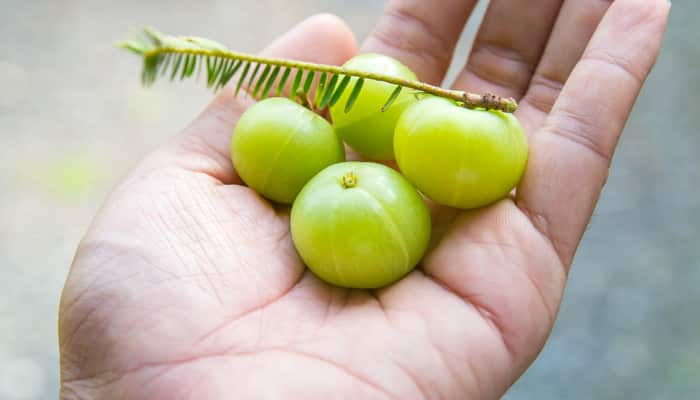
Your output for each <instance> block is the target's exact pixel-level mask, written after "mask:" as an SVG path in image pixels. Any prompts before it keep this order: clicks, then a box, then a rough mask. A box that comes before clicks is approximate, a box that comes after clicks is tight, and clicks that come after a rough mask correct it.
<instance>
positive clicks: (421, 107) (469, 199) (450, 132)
mask: <svg viewBox="0 0 700 400" xmlns="http://www.w3.org/2000/svg"><path fill="white" fill-rule="evenodd" d="M394 148H395V151H396V161H397V163H398V165H399V168H400V169H401V172H402V173H403V174H404V175H405V176H406V177H407V178H408V179H409V180H410V181H411V182H412V183H413V184H414V185H415V186H416V187H417V188H418V189H419V190H420V191H421V192H423V194H425V195H426V196H428V197H429V198H431V199H432V200H434V201H435V202H437V203H439V204H443V205H447V206H451V207H457V208H465V209H466V208H476V207H481V206H484V205H487V204H490V203H493V202H495V201H497V200H499V199H501V198H503V197H505V196H507V195H508V193H509V192H510V191H511V190H512V189H513V188H514V187H515V186H516V185H517V184H518V181H520V178H521V177H522V175H523V172H524V171H525V165H526V163H527V156H528V146H527V140H526V138H525V134H524V132H523V129H522V127H521V126H520V123H519V122H518V120H517V119H516V118H515V116H513V115H512V114H508V113H503V112H500V111H494V110H490V111H486V110H478V109H476V110H470V109H467V108H464V107H460V106H458V105H456V104H454V103H452V102H451V101H448V100H445V99H440V98H428V99H424V100H421V101H420V102H418V103H416V104H414V105H413V106H411V107H410V108H408V109H407V110H406V111H405V112H404V113H403V114H402V115H401V118H400V119H399V121H398V123H397V125H396V132H395V136H394Z"/></svg>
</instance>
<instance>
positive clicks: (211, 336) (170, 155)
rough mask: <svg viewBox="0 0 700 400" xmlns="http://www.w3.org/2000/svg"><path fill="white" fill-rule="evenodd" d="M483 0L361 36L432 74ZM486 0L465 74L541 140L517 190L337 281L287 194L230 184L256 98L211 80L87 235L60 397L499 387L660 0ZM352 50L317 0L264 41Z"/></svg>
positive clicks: (563, 246)
mask: <svg viewBox="0 0 700 400" xmlns="http://www.w3.org/2000/svg"><path fill="white" fill-rule="evenodd" d="M473 3H474V1H465V0H445V1H442V2H441V6H440V7H435V5H434V2H416V1H403V0H394V1H391V2H390V3H389V6H388V11H387V13H386V14H385V15H384V16H383V17H382V18H381V19H380V21H379V24H378V26H377V28H376V30H375V31H374V33H373V34H372V35H371V36H370V38H369V39H368V40H367V42H365V44H364V46H363V47H362V49H361V50H362V51H372V52H380V53H386V54H388V55H391V56H393V57H395V58H397V59H399V60H401V61H402V62H403V63H405V64H406V65H407V66H409V67H410V68H411V69H412V70H413V71H415V72H416V74H417V75H418V77H419V78H420V79H424V80H428V81H431V82H437V81H439V80H440V79H441V77H442V75H443V73H444V71H445V69H446V68H447V63H448V61H449V58H450V54H451V50H452V48H453V47H454V43H455V42H456V41H457V38H458V36H459V32H461V29H462V26H463V23H464V21H465V19H466V17H467V15H468V12H469V10H470V9H471V7H472V6H473ZM490 7H491V8H490V10H489V12H488V14H487V16H486V21H485V22H484V24H483V25H482V28H481V32H480V33H479V35H478V39H477V42H476V43H475V45H474V52H473V53H472V55H471V58H470V61H469V63H468V66H467V67H465V69H464V72H463V73H462V75H461V76H460V78H459V79H458V85H460V87H468V88H469V89H470V90H473V91H477V92H485V91H489V92H496V93H501V94H505V95H512V96H515V97H517V98H518V99H519V100H520V104H521V107H520V109H519V110H518V113H517V115H518V117H519V119H520V120H521V121H522V123H523V126H524V128H525V131H526V132H527V134H528V142H529V145H530V149H531V151H530V158H529V160H528V165H527V170H526V171H525V175H524V178H523V181H522V183H521V184H520V186H519V187H518V189H517V191H516V193H515V195H514V197H512V198H509V199H505V200H502V201H500V202H498V203H496V204H493V205H492V206H489V207H485V208H482V209H479V210H476V211H456V210H453V209H448V208H441V207H433V209H432V220H433V229H432V232H433V237H432V240H431V248H430V250H429V252H428V253H427V256H426V257H425V259H424V261H423V263H422V266H421V268H420V269H418V270H415V271H414V272H412V273H410V274H409V275H407V277H406V278H404V279H403V280H401V281H399V282H397V283H396V284H394V285H392V286H389V287H387V288H384V289H381V290H372V291H365V290H346V289H338V288H334V287H332V286H329V285H326V284H324V283H322V282H321V281H319V280H318V279H317V278H314V276H313V275H311V274H309V273H308V272H305V271H304V266H303V264H302V263H301V261H300V260H299V258H298V256H297V255H296V252H295V251H294V248H293V246H292V242H291V238H290V235H289V228H288V227H289V225H288V216H289V210H288V209H287V208H273V207H272V206H271V205H270V203H268V202H267V201H265V200H264V199H263V198H261V197H260V196H259V195H257V194H255V193H254V192H253V191H252V190H250V189H248V188H246V187H244V186H242V185H241V180H240V178H239V177H238V175H237V174H236V172H235V170H234V169H233V168H232V165H231V163H230V161H229V146H230V133H231V130H232V129H233V126H234V125H235V123H236V120H237V118H238V116H239V115H240V113H241V112H242V111H243V109H244V108H245V107H246V106H247V104H244V103H242V102H241V101H240V100H234V99H233V98H232V96H231V92H230V91H223V92H222V93H221V94H220V95H219V96H218V97H217V98H216V99H215V100H214V101H213V103H212V104H211V105H210V106H209V107H208V108H207V109H206V110H205V111H204V112H203V113H202V114H201V115H200V116H199V117H198V118H197V119H195V121H194V122H193V123H192V124H191V125H190V126H188V127H187V128H186V129H185V130H184V132H183V133H182V134H181V135H179V136H177V137H176V138H175V139H173V140H172V141H171V142H170V143H168V144H166V145H164V146H163V147H162V148H160V149H158V150H156V151H155V152H154V153H153V154H151V155H149V156H148V157H146V158H145V159H144V160H143V161H142V162H141V163H140V164H139V165H137V166H136V167H135V168H134V169H133V171H132V172H131V173H130V174H129V176H128V177H126V178H125V180H124V181H123V182H122V183H121V184H120V185H119V186H118V187H117V188H116V189H115V191H114V192H113V193H112V195H111V197H110V198H109V199H108V200H107V202H106V203H105V205H104V207H103V208H102V209H101V211H100V212H99V214H98V215H97V216H96V218H95V220H94V222H93V224H92V225H91V227H90V229H89V231H88V232H87V234H86V236H85V238H84V239H83V241H82V242H81V244H80V246H79V248H78V251H77V254H76V256H75V260H74V262H73V265H72V268H71V271H70V275H69V277H68V280H67V282H66V286H65V288H64V291H63V296H62V299H61V307H60V314H59V337H60V352H61V398H63V399H77V398H80V399H86V398H87V399H89V398H100V399H122V398H128V399H188V398H192V399H194V398H197V399H201V398H207V399H229V398H257V399H261V398H262V399H265V398H275V399H277V398H304V399H331V398H336V399H356V398H366V399H387V398H395V399H420V398H431V399H432V398H445V399H476V398H479V399H496V398H498V397H499V396H501V395H502V394H503V393H504V392H505V391H506V390H507V389H508V387H510V386H511V385H512V383H513V382H514V381H515V380H516V379H518V377H520V376H521V375H522V373H523V372H524V371H525V369H526V368H527V367H528V366H529V365H530V364H531V363H532V362H533V360H534V359H535V357H536V356H537V354H538V353H539V351H540V350H541V349H542V346H543V345H544V343H545V340H546V338H547V336H548V335H549V333H550V331H551V328H552V324H553V322H554V319H555V316H556V314H557V310H558V308H559V304H560V301H561V297H562V292H563V290H564V285H565V282H566V276H567V272H568V270H569V266H570V265H571V260H572V258H573V256H574V253H575V250H576V247H577V246H578V243H579V241H580V239H581V236H582V234H583V231H584V228H585V226H586V224H587V223H588V221H589V219H590V217H591V212H592V210H593V208H594V207H595V203H596V201H597V198H598V196H599V194H600V191H601V189H602V187H603V185H604V183H605V179H606V177H607V174H608V168H609V166H610V159H611V157H612V154H613V151H614V148H615V145H616V143H617V141H618V138H619V135H620V133H621V132H622V129H623V127H624V125H625V122H626V120H627V118H628V116H629V113H630V110H631V108H632V105H633V103H634V101H635V99H636V97H637V95H638V93H639V90H640V89H641V86H642V83H643V81H644V79H645V78H646V76H647V74H648V73H649V71H650V69H651V68H652V65H653V63H654V61H655V59H656V57H657V54H658V51H659V47H660V43H661V40H662V36H663V32H664V29H665V24H666V19H667V14H668V11H669V4H668V3H667V1H665V0H616V1H614V2H609V1H592V2H581V1H565V2H564V3H563V5H562V2H561V1H555V0H537V1H530V2H528V7H512V1H511V0H493V1H491V3H490ZM355 53H356V50H355V46H354V41H353V37H352V34H351V33H350V32H349V30H348V29H347V27H345V25H343V24H342V22H341V21H339V20H338V19H336V18H334V17H331V16H327V15H325V16H317V17H314V18H311V19H309V20H307V21H305V22H303V23H302V24H300V25H299V26H297V27H295V28H294V29H292V30H291V31H290V32H289V33H287V34H286V35H284V36H283V37H282V38H281V39H279V40H278V41H277V42H275V43H274V44H273V45H272V46H271V47H270V48H269V49H268V50H266V54H268V55H275V56H281V57H290V58H298V59H302V60H310V61H316V62H325V63H333V64H342V63H343V62H345V61H346V60H348V59H349V58H350V57H352V56H354V55H355ZM611 88H614V89H615V90H611ZM571 182H576V184H575V185H572V184H571Z"/></svg>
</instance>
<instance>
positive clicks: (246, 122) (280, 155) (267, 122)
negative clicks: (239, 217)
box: [231, 98, 345, 204]
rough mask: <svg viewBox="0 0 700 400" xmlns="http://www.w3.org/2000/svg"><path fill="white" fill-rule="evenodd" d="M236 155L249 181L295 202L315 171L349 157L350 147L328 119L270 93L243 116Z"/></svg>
mask: <svg viewBox="0 0 700 400" xmlns="http://www.w3.org/2000/svg"><path fill="white" fill-rule="evenodd" d="M231 159H232V161H233V165H234V167H235V168H236V172H237V173H238V175H239V176H240V177H241V179H242V180H243V182H245V184H246V185H248V186H249V187H250V188H252V189H253V190H255V191H256V192H258V193H260V194H261V195H262V196H264V197H266V198H268V199H270V200H273V201H276V202H279V203H286V204H290V203H292V201H294V198H295V197H296V196H297V194H298V193H299V192H300V191H301V189H302V188H303V187H304V185H305V184H306V183H307V182H308V181H309V180H310V179H311V178H312V177H313V176H314V175H316V174H317V173H318V172H320V171H321V170H323V169H324V168H325V167H327V166H329V165H331V164H335V163H338V162H341V161H344V160H345V150H344V148H343V143H342V141H341V140H340V139H339V138H338V136H337V135H336V134H335V132H334V130H333V127H332V126H331V125H330V124H329V123H328V121H326V120H325V119H323V118H321V117H320V116H318V115H317V114H315V113H313V112H312V111H310V110H308V109H306V108H304V107H302V106H301V105H299V104H297V103H295V102H293V101H291V100H289V99H286V98H269V99H265V100H262V101H260V102H258V103H256V104H254V105H253V106H251V107H250V108H249V109H248V110H246V112H245V113H243V115H242V116H241V118H240V119H239V120H238V123H237V124H236V127H235V128H234V130H233V137H232V139H231Z"/></svg>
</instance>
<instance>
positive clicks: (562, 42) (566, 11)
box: [517, 0, 611, 132]
mask: <svg viewBox="0 0 700 400" xmlns="http://www.w3.org/2000/svg"><path fill="white" fill-rule="evenodd" d="M610 3H611V1H610V0H595V1H586V2H581V1H577V0H566V1H565V2H564V5H563V6H562V9H561V12H560V13H559V17H558V18H557V22H556V23H555V25H554V30H552V35H551V36H550V39H549V42H548V43H547V47H546V48H545V50H544V54H543V55H542V59H541V60H540V63H539V65H538V66H537V69H536V70H535V74H534V75H533V77H532V79H531V80H530V85H529V87H528V89H527V92H526V93H525V96H524V97H523V99H522V100H521V101H520V105H519V107H518V112H517V115H518V118H519V119H520V122H521V123H522V124H523V127H524V128H525V131H526V132H534V131H535V130H536V129H537V128H539V127H540V126H541V124H542V123H543V122H544V119H545V118H546V117H547V115H548V114H549V112H550V110H551V109H552V106H553V105H554V102H555V101H556V99H557V96H559V93H560V92H561V88H562V87H564V82H566V80H567V79H568V78H569V74H571V71H572V70H573V69H574V67H575V66H576V63H577V62H578V60H579V59H580V58H581V55H582V54H583V51H584V50H585V48H586V45H588V42H589V41H590V39H591V36H593V32H594V31H595V29H596V27H597V26H598V24H599V23H600V20H601V19H602V18H603V15H605V12H606V11H607V10H608V7H610Z"/></svg>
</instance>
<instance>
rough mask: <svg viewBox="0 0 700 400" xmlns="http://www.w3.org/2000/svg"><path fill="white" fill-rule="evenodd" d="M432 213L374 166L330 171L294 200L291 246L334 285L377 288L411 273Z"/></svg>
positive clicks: (392, 174)
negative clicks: (292, 242) (292, 243)
mask: <svg viewBox="0 0 700 400" xmlns="http://www.w3.org/2000/svg"><path fill="white" fill-rule="evenodd" d="M430 227H431V223H430V214H429V212H428V207H427V205H426V204H425V201H424V200H423V198H422V197H421V195H420V194H419V193H418V191H416V189H415V188H414V187H413V186H412V185H411V183H410V182H408V181H407V180H406V178H404V177H403V176H402V175H401V174H399V173H398V172H396V171H395V170H393V169H391V168H389V167H386V166H384V165H381V164H377V163H372V162H344V163H340V164H335V165H331V166H330V167H328V168H326V169H324V170H323V171H321V172H320V173H319V174H318V175H316V176H315V177H314V178H313V179H311V181H309V183H308V184H307V185H306V186H305V187H304V189H303V190H302V191H301V193H299V196H298V197H297V199H296V200H295V201H294V205H293V206H292V213H291V231H292V239H293V241H294V245H295V246H296V249H297V251H298V253H299V255H300V256H301V258H302V259H303V260H304V262H305V263H306V265H307V266H308V267H309V269H310V270H311V271H312V272H313V273H314V274H316V275H317V276H318V277H319V278H321V279H323V280H324V281H326V282H329V283H331V284H334V285H337V286H342V287H348V288H364V289H368V288H378V287H382V286H386V285H389V284H391V283H393V282H395V281H397V280H398V279H400V278H401V277H403V276H404V275H406V274H407V273H408V272H409V271H411V270H412V269H413V268H414V267H415V266H416V264H418V262H419V261H420V260H421V258H422V257H423V255H424V253H425V251H426V249H427V247H428V241H429V238H430Z"/></svg>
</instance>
